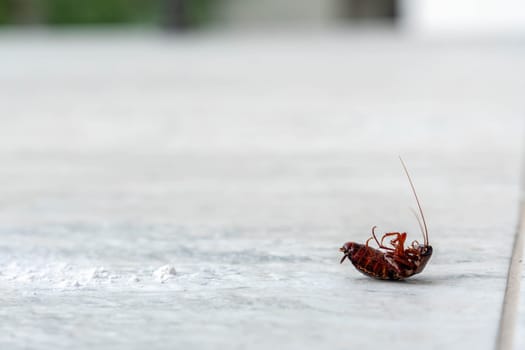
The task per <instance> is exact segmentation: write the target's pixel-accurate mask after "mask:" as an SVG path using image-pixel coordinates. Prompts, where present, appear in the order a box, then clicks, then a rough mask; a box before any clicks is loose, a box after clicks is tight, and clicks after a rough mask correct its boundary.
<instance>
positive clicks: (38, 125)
mask: <svg viewBox="0 0 525 350" xmlns="http://www.w3.org/2000/svg"><path fill="white" fill-rule="evenodd" d="M523 62H525V47H524V46H523V45H521V43H516V42H509V41H507V42H505V41H476V42H455V43H445V42H421V41H415V40H411V39H408V38H403V37H402V36H400V35H397V34H392V33H383V32H374V31H370V32H359V33H356V32H350V31H349V32H347V31H329V32H323V33H273V34H266V35H262V34H252V35H248V34H246V35H240V34H213V35H212V34H199V35H187V36H178V37H166V36H163V35H160V34H156V33H132V34H125V33H115V32H108V33H106V32H98V33H89V32H77V33H72V34H71V33H48V34H43V33H36V35H35V33H18V32H0V106H1V119H0V120H1V124H0V126H1V127H0V162H1V164H2V166H1V167H0V235H1V236H0V237H1V240H0V317H1V319H2V322H0V345H1V347H2V348H5V349H7V348H9V349H22V348H39V349H57V348H64V349H65V348H72V347H74V348H76V349H88V348H93V347H97V348H111V349H115V348H121V349H142V348H146V347H147V348H154V349H161V348H166V349H168V348H169V349H172V348H174V347H176V348H181V349H182V348H189V349H191V348H193V349H212V348H219V347H222V348H228V349H231V348H234V349H235V348H239V349H240V348H248V347H249V348H252V349H259V348H261V349H268V348H275V347H279V348H286V349H318V348H327V349H359V348H371V347H372V346H373V347H374V348H387V347H388V349H406V348H412V347H422V346H423V347H424V348H425V349H445V348H446V349H492V348H493V346H494V342H495V337H496V333H497V326H498V320H499V315H500V311H501V304H502V298H503V293H504V288H505V278H506V272H507V267H508V261H509V257H510V253H511V249H512V239H513V234H514V231H515V227H516V223H517V220H518V218H517V216H518V201H519V182H520V178H519V171H520V161H521V157H522V149H523V130H525V129H524V127H525V125H524V124H525V123H524V118H523V115H524V108H523V106H524V105H523V91H525V65H524V64H523ZM399 154H401V155H403V157H404V159H405V161H406V162H407V164H408V166H409V169H410V170H411V172H412V176H413V178H414V181H415V184H416V187H417V188H418V191H419V195H420V197H421V200H422V204H423V207H424V209H425V212H426V216H427V219H428V223H429V229H430V240H431V244H432V245H433V247H434V250H435V253H434V256H433V258H432V260H431V261H430V263H429V265H428V266H427V268H426V270H425V271H424V272H423V273H422V274H421V275H418V276H415V277H414V278H413V279H410V280H407V281H406V282H400V283H388V282H381V281H376V280H371V279H368V278H366V277H364V276H363V275H361V274H359V273H358V272H357V271H355V269H354V268H353V267H352V266H351V265H350V264H343V265H339V259H340V257H341V256H340V253H339V252H338V248H339V247H340V246H341V245H342V244H343V243H344V242H345V241H349V240H355V241H360V242H362V241H365V240H366V239H367V238H368V237H369V234H370V228H371V226H372V225H378V229H379V231H380V232H386V231H407V232H408V233H409V239H410V240H412V239H418V240H420V241H421V237H420V233H419V231H418V226H417V223H416V222H415V219H414V218H413V217H412V214H411V213H410V211H409V210H408V208H409V207H414V206H415V203H414V201H413V198H412V196H411V193H410V190H409V186H408V183H407V181H406V178H405V177H404V174H403V172H402V169H401V166H400V164H399V162H398V159H397V156H398V155H399ZM165 265H168V266H170V267H173V268H174V271H173V274H171V273H169V274H165V275H163V276H164V277H166V278H156V277H155V276H156V275H154V272H155V271H159V269H160V268H163V267H165ZM162 271H164V270H162ZM170 271H171V270H170ZM157 277H158V276H157ZM521 325H523V318H522V320H521ZM520 331H521V337H522V336H523V326H521V328H520ZM521 342H522V343H523V340H521Z"/></svg>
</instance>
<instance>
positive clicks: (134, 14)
mask: <svg viewBox="0 0 525 350" xmlns="http://www.w3.org/2000/svg"><path fill="white" fill-rule="evenodd" d="M395 4H396V0H264V1H261V0H149V1H144V0H0V24H11V25H32V24H43V25H72V24H84V25H85V24H108V23H150V24H159V23H162V24H164V25H165V26H167V27H170V28H175V29H183V28H190V27H198V26H200V25H205V24H209V23H214V24H218V25H220V24H225V25H256V26H257V25H269V24H270V25H273V24H275V23H281V24H292V25H293V24H297V23H302V24H306V25H315V24H325V23H334V22H335V21H339V20H360V19H364V20H368V19H376V18H383V19H384V18H393V17H394V16H395V9H396V5H395Z"/></svg>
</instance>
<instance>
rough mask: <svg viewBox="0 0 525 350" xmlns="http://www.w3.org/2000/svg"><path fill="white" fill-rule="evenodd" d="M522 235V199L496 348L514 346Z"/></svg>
mask: <svg viewBox="0 0 525 350" xmlns="http://www.w3.org/2000/svg"><path fill="white" fill-rule="evenodd" d="M523 236H525V201H524V200H523V199H522V200H521V209H520V213H519V226H518V229H517V231H516V235H515V236H514V246H513V248H512V256H511V258H510V264H509V270H508V273H507V286H506V288H505V295H504V298H503V307H502V310H501V318H500V322H499V329H498V337H497V339H496V350H512V349H513V346H514V338H515V333H516V332H515V331H516V327H517V324H516V323H517V318H518V305H519V298H520V282H521V269H522V263H523Z"/></svg>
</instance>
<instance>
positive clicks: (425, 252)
mask: <svg viewBox="0 0 525 350" xmlns="http://www.w3.org/2000/svg"><path fill="white" fill-rule="evenodd" d="M432 252H433V249H432V246H431V245H422V246H419V253H420V254H421V256H422V257H427V256H428V257H430V256H431V255H432Z"/></svg>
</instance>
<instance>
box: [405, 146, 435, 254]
mask: <svg viewBox="0 0 525 350" xmlns="http://www.w3.org/2000/svg"><path fill="white" fill-rule="evenodd" d="M399 160H400V161H401V165H402V166H403V169H404V170H405V174H406V175H407V178H408V182H409V183H410V187H411V188H412V192H413V193H414V197H415V198H416V203H417V207H418V208H419V214H421V219H422V220H423V227H424V235H423V239H424V240H425V245H428V228H427V222H426V220H425V215H424V214H423V209H421V203H420V202H419V197H418V196H417V192H416V188H415V187H414V183H413V182H412V178H411V177H410V174H409V173H408V169H407V166H406V164H405V162H404V161H403V158H401V156H399ZM416 218H417V215H416ZM418 222H419V220H418ZM419 225H420V227H421V223H419Z"/></svg>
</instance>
